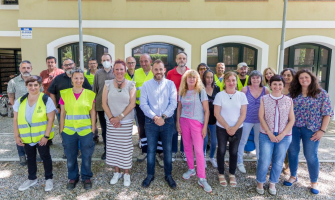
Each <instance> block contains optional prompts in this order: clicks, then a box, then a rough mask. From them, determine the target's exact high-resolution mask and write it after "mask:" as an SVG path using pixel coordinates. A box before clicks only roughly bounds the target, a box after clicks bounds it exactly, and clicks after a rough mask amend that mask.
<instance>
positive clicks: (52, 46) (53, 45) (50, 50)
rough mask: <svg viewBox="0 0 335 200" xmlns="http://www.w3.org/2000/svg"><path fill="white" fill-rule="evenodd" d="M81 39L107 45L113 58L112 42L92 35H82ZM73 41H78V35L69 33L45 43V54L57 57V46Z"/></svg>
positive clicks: (113, 48)
mask: <svg viewBox="0 0 335 200" xmlns="http://www.w3.org/2000/svg"><path fill="white" fill-rule="evenodd" d="M83 41H84V42H94V43H97V44H100V45H103V46H105V47H107V48H108V52H109V54H110V55H111V56H112V58H113V59H115V45H114V44H113V43H111V42H109V41H107V40H105V39H102V38H99V37H95V36H92V35H83ZM74 42H79V35H69V36H65V37H62V38H58V39H56V40H54V41H52V42H50V43H49V44H47V56H54V57H56V58H57V59H58V48H59V47H62V46H64V45H67V44H71V43H74Z"/></svg>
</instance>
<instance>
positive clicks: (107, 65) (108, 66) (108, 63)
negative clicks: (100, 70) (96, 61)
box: [102, 61, 112, 69]
mask: <svg viewBox="0 0 335 200" xmlns="http://www.w3.org/2000/svg"><path fill="white" fill-rule="evenodd" d="M102 65H103V66H104V68H106V69H109V68H110V67H111V66H112V63H111V62H109V61H105V62H103V63H102Z"/></svg>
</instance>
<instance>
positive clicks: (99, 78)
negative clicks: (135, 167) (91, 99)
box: [93, 53, 115, 160]
mask: <svg viewBox="0 0 335 200" xmlns="http://www.w3.org/2000/svg"><path fill="white" fill-rule="evenodd" d="M101 64H102V66H103V69H99V70H98V71H97V72H96V73H95V76H94V81H93V92H95V94H96V96H95V111H97V114H98V116H99V121H100V127H101V135H102V139H103V142H104V153H103V154H102V155H101V160H106V128H107V124H106V119H105V111H104V109H103V108H102V92H103V89H104V86H105V81H106V80H111V79H114V78H115V76H114V73H113V68H112V56H111V55H110V54H108V53H104V54H103V55H102V56H101Z"/></svg>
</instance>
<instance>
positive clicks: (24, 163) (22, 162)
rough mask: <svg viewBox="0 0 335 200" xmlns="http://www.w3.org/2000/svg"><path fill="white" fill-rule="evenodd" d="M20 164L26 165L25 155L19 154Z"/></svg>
mask: <svg viewBox="0 0 335 200" xmlns="http://www.w3.org/2000/svg"><path fill="white" fill-rule="evenodd" d="M20 165H22V166H25V165H27V159H26V156H20Z"/></svg>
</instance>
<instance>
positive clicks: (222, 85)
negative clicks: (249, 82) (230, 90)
mask: <svg viewBox="0 0 335 200" xmlns="http://www.w3.org/2000/svg"><path fill="white" fill-rule="evenodd" d="M214 80H215V83H216V85H217V86H219V87H220V91H222V90H223V87H224V85H225V84H224V80H223V79H222V82H220V79H219V78H218V76H217V75H216V74H215V75H214Z"/></svg>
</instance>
